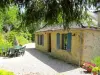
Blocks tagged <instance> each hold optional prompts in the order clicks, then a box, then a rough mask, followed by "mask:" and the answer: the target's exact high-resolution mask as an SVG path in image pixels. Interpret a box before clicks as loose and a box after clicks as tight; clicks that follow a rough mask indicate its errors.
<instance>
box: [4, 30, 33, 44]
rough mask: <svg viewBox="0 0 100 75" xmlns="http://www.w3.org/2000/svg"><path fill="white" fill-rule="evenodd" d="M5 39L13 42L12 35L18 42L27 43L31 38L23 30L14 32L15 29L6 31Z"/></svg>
mask: <svg viewBox="0 0 100 75" xmlns="http://www.w3.org/2000/svg"><path fill="white" fill-rule="evenodd" d="M5 37H6V39H7V40H8V42H10V43H12V45H13V42H14V37H16V38H17V40H18V42H19V44H21V45H24V44H26V43H28V42H29V41H30V40H31V34H29V33H28V32H27V33H24V32H15V31H11V32H9V33H7V34H6V35H5Z"/></svg>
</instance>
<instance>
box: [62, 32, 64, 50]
mask: <svg viewBox="0 0 100 75" xmlns="http://www.w3.org/2000/svg"><path fill="white" fill-rule="evenodd" d="M62 49H64V34H62Z"/></svg>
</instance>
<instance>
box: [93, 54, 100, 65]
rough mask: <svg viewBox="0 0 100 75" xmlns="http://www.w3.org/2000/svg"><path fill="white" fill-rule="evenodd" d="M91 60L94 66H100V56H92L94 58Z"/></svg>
mask: <svg viewBox="0 0 100 75" xmlns="http://www.w3.org/2000/svg"><path fill="white" fill-rule="evenodd" d="M92 62H93V63H94V64H96V66H100V56H98V57H96V58H94V59H93V60H92Z"/></svg>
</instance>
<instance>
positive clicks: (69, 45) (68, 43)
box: [67, 33, 72, 51]
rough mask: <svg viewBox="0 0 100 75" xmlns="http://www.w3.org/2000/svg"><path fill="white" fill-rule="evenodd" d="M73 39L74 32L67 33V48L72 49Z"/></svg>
mask: <svg viewBox="0 0 100 75" xmlns="http://www.w3.org/2000/svg"><path fill="white" fill-rule="evenodd" d="M71 40H72V33H68V34H67V50H68V51H71Z"/></svg>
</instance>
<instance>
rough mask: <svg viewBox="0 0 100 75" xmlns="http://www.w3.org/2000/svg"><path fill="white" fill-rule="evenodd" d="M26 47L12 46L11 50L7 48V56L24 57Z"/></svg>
mask: <svg viewBox="0 0 100 75" xmlns="http://www.w3.org/2000/svg"><path fill="white" fill-rule="evenodd" d="M25 48H26V46H24V47H22V46H19V45H17V46H14V47H13V48H9V49H8V51H7V56H19V55H22V56H23V55H24V53H25Z"/></svg>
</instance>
